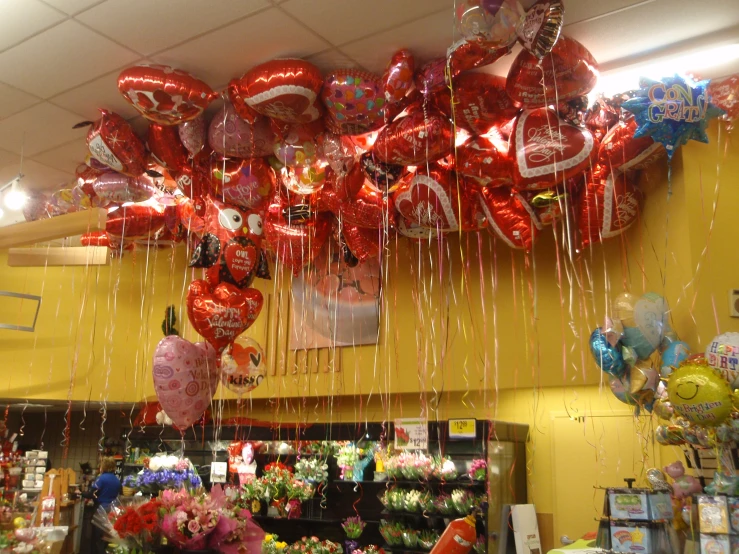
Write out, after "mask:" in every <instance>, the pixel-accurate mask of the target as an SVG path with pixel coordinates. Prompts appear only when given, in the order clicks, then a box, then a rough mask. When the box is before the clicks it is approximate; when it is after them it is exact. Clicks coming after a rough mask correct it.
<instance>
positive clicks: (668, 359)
mask: <svg viewBox="0 0 739 554" xmlns="http://www.w3.org/2000/svg"><path fill="white" fill-rule="evenodd" d="M688 356H690V346H688V344H687V343H685V342H682V341H675V342H673V343H670V345H669V346H668V347H667V348H665V351H664V352H662V370H661V371H660V373H661V374H662V377H669V376H670V374H671V373H672V372H673V371H674V370H675V368H676V367H678V366H679V365H680V364H681V363H682V362H683V361H684V360H686V359H687V357H688Z"/></svg>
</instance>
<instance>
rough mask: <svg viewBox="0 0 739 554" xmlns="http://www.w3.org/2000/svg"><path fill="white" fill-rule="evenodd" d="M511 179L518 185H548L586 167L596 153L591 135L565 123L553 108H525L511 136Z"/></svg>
mask: <svg viewBox="0 0 739 554" xmlns="http://www.w3.org/2000/svg"><path fill="white" fill-rule="evenodd" d="M512 144H513V150H514V152H515V158H514V162H515V168H516V171H515V172H514V181H515V184H516V187H517V188H519V189H529V190H536V189H542V188H551V187H552V186H553V185H555V184H557V183H560V182H563V181H565V180H566V179H570V178H572V177H574V176H576V175H578V174H580V173H582V172H583V171H584V170H585V169H586V168H588V167H589V166H590V164H591V162H592V161H593V159H594V158H595V155H596V154H597V149H596V148H595V143H594V140H593V135H591V134H590V132H589V131H587V130H585V129H581V128H579V127H575V126H574V125H570V124H569V123H565V122H564V121H562V120H561V119H559V117H558V116H557V113H556V112H555V111H554V110H551V109H549V108H539V109H536V110H524V111H523V112H522V113H521V115H520V116H518V118H517V119H516V122H515V125H514V128H513V136H512Z"/></svg>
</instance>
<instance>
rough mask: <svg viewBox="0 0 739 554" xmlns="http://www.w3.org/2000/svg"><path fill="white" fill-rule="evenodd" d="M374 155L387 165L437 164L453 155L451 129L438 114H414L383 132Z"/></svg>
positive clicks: (420, 112)
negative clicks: (445, 157) (431, 162)
mask: <svg viewBox="0 0 739 554" xmlns="http://www.w3.org/2000/svg"><path fill="white" fill-rule="evenodd" d="M372 151H373V153H374V155H375V158H377V159H378V160H379V161H381V162H384V163H388V164H396V165H417V164H420V163H423V162H426V161H434V160H438V159H439V158H443V157H444V156H447V155H449V153H450V152H451V151H452V130H451V125H450V124H449V121H448V120H447V119H446V118H445V117H444V116H443V115H442V114H441V113H439V112H438V111H436V110H433V109H429V110H426V113H424V111H423V110H418V111H414V112H413V113H411V114H410V115H408V116H406V117H404V118H402V119H398V120H396V121H394V122H393V123H391V124H390V125H387V126H386V127H385V128H384V129H382V131H380V133H379V134H378V135H377V140H376V141H375V145H374V148H373V150H372Z"/></svg>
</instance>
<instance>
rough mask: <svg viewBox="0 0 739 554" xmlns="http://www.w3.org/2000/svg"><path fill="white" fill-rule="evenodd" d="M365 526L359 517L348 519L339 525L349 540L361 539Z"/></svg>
mask: <svg viewBox="0 0 739 554" xmlns="http://www.w3.org/2000/svg"><path fill="white" fill-rule="evenodd" d="M366 525H367V524H366V523H365V522H364V521H362V518H361V517H359V516H356V517H348V518H346V519H345V520H344V522H343V523H342V524H341V526H342V527H343V528H344V533H346V536H347V537H349V538H350V539H358V538H359V537H361V536H362V532H363V531H364V528H365V527H366Z"/></svg>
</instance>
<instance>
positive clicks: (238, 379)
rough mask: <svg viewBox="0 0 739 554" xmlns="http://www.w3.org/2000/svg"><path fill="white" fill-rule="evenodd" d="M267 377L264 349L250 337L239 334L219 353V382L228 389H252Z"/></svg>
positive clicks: (244, 391)
mask: <svg viewBox="0 0 739 554" xmlns="http://www.w3.org/2000/svg"><path fill="white" fill-rule="evenodd" d="M266 377H267V361H266V359H265V356H264V350H262V347H261V346H259V343H258V342H257V341H255V340H254V339H253V338H251V337H245V336H243V335H241V336H240V337H237V338H236V340H235V341H234V342H233V344H231V346H229V347H228V348H227V349H226V350H224V351H223V354H221V382H222V383H223V385H224V386H225V387H226V388H227V389H228V390H230V391H233V392H235V393H236V394H244V393H247V392H251V391H253V390H254V389H255V388H257V387H258V386H259V385H261V384H262V381H264V379H265V378H266Z"/></svg>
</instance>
